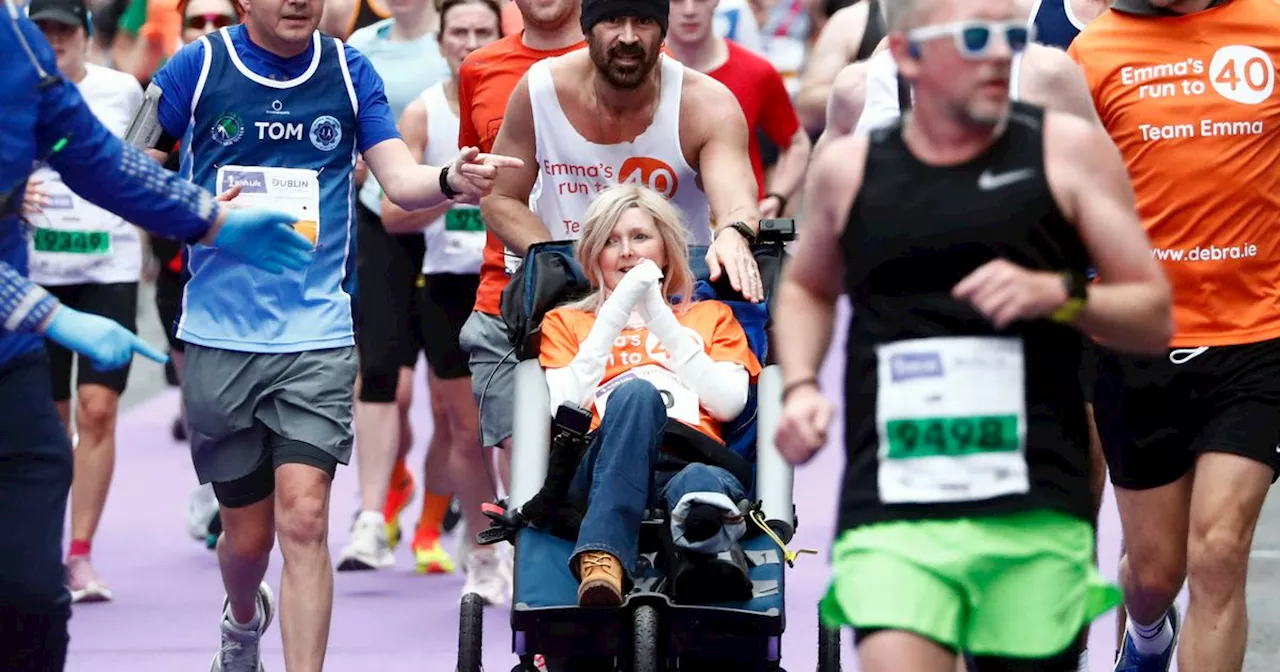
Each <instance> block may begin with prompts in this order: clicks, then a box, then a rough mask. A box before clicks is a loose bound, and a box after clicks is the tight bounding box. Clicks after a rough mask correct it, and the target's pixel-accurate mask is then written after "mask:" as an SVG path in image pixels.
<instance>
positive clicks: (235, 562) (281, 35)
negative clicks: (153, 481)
mask: <svg viewBox="0 0 1280 672" xmlns="http://www.w3.org/2000/svg"><path fill="white" fill-rule="evenodd" d="M240 5H241V7H242V8H243V9H244V20H243V23H242V24H240V25H238V26H232V27H230V28H226V29H223V30H221V31H218V32H217V33H213V34H210V35H206V36H204V37H202V38H200V39H199V40H198V41H196V42H193V43H191V44H190V45H187V46H186V47H184V48H183V49H182V50H180V51H179V52H178V53H177V54H175V55H174V57H173V58H172V59H170V60H169V62H168V63H166V64H165V66H164V68H162V69H161V70H160V71H159V72H158V73H156V75H155V77H154V78H153V79H152V85H151V87H150V89H149V91H148V96H147V97H148V99H150V100H152V101H155V103H154V104H155V108H154V112H155V118H156V120H157V122H158V129H157V132H156V133H154V134H153V135H155V136H156V137H155V141H154V142H152V143H150V144H151V145H152V146H153V147H154V148H156V149H159V150H161V151H168V150H170V149H171V148H172V146H173V143H174V141H175V139H177V138H185V139H184V141H183V143H182V152H183V155H184V156H183V158H184V161H183V164H184V173H185V174H187V175H189V176H190V178H191V180H192V181H193V182H195V183H196V184H198V185H200V186H201V187H203V188H205V189H206V190H208V191H211V192H214V193H223V192H225V191H227V190H229V189H236V190H238V192H236V193H237V196H236V201H237V202H245V203H249V204H252V203H257V202H268V203H272V204H273V205H275V206H276V207H280V208H285V209H287V210H288V211H289V212H291V213H293V214H294V215H295V217H296V218H297V220H298V221H299V223H300V224H299V226H300V228H303V229H305V230H306V231H307V232H308V233H309V235H310V237H311V239H312V242H313V244H314V247H315V252H314V254H315V257H314V259H313V260H312V262H311V264H310V265H309V266H308V267H307V268H306V270H305V271H304V272H294V273H288V274H285V275H282V276H279V277H267V276H264V275H262V274H260V273H258V272H256V271H253V270H252V269H248V268H246V267H245V266H244V265H243V264H241V263H240V262H238V261H236V260H234V259H227V258H225V257H223V256H220V255H219V254H217V253H216V252H215V251H213V250H210V249H208V248H205V247H203V246H200V245H196V246H193V247H192V248H191V254H190V261H189V267H190V273H191V279H190V280H189V281H188V283H187V286H186V290H185V296H184V304H183V306H184V307H183V311H184V312H183V315H182V316H181V317H180V319H179V321H178V333H177V335H178V338H180V339H182V340H183V341H184V342H185V343H187V347H186V351H185V363H184V364H185V370H184V376H183V381H182V383H183V395H184V398H185V400H186V403H187V416H188V421H189V423H190V428H191V430H190V442H191V455H192V460H193V462H194V464H195V469H196V474H197V476H198V477H199V479H200V481H201V482H202V483H213V488H214V493H215V494H216V495H217V498H218V502H219V506H220V515H221V520H222V528H223V536H222V538H221V539H220V540H219V543H218V561H219V565H220V566H221V568H222V578H223V584H224V585H225V587H226V592H227V601H226V603H225V604H224V605H223V610H222V611H223V618H222V626H221V627H222V644H223V645H222V648H221V650H220V651H219V653H218V655H217V656H216V657H215V660H214V662H213V667H212V669H213V670H223V671H225V672H233V671H234V672H241V671H243V672H257V671H258V670H259V669H260V665H261V656H260V653H259V641H260V639H261V637H262V634H263V632H265V631H266V629H267V627H268V626H269V624H270V622H271V620H272V616H273V612H274V610H275V605H274V604H273V601H274V598H273V596H272V593H271V590H270V588H269V587H268V586H267V585H266V583H264V582H263V581H262V579H263V576H264V575H265V573H266V568H267V562H268V559H269V557H270V556H269V554H270V551H271V548H272V544H273V540H274V539H275V538H276V537H277V536H278V538H279V540H280V550H281V553H282V554H283V555H284V558H285V564H284V578H283V581H282V586H283V587H282V589H281V593H282V596H281V597H282V599H281V604H280V609H281V612H282V616H281V617H282V619H283V621H284V623H285V626H284V632H283V636H284V637H283V638H284V657H285V665H286V667H287V668H288V669H289V670H291V671H293V670H296V671H300V672H311V671H314V672H319V670H320V669H321V667H322V666H323V663H324V655H325V649H326V646H327V640H328V632H329V621H330V614H331V611H332V605H333V573H332V566H331V563H330V558H329V549H328V545H327V539H328V510H329V506H328V505H329V492H330V485H331V482H332V479H333V475H334V473H335V470H336V469H337V466H338V465H339V464H346V463H347V462H348V460H349V459H350V455H351V449H352V426H351V425H352V405H353V389H354V385H355V377H356V356H355V349H354V347H353V346H354V343H355V339H354V323H353V319H352V314H353V313H352V295H351V291H352V287H351V283H350V281H351V280H352V273H353V271H354V259H355V256H354V254H353V252H354V249H353V248H354V226H353V225H354V211H353V201H352V195H353V194H354V193H355V192H354V190H355V162H356V156H357V155H361V154H362V155H363V156H364V159H365V162H366V163H367V164H368V166H369V169H370V171H372V173H373V175H374V177H376V178H377V180H378V183H379V184H380V185H381V186H382V188H383V190H384V192H385V194H386V196H387V197H388V198H389V199H390V200H391V201H392V202H394V203H395V204H396V205H398V206H400V207H402V208H404V209H406V210H416V209H420V208H425V207H431V206H434V205H438V204H441V203H443V202H445V201H447V200H449V199H454V200H458V201H470V202H475V201H477V200H478V198H479V197H480V196H482V195H484V194H486V193H487V192H488V190H489V188H490V186H491V185H492V181H493V178H494V176H495V175H496V174H497V171H498V169H499V168H503V167H518V166H520V165H522V164H521V163H520V162H519V161H517V160H514V159H508V158H506V157H497V156H489V155H478V154H477V152H476V150H475V149H472V148H466V149H463V150H462V153H461V154H460V155H459V156H458V158H457V159H455V160H454V161H453V162H451V163H450V164H449V165H446V166H444V167H443V168H442V167H432V166H425V165H422V164H420V163H418V162H417V161H416V160H414V158H413V156H412V154H410V152H409V150H408V148H407V147H406V146H405V144H404V141H403V140H401V139H400V136H399V133H398V132H397V130H396V120H395V118H394V116H393V115H392V113H391V109H390V107H389V105H388V103H387V98H386V95H385V94H384V92H383V85H382V80H381V79H380V78H379V77H378V75H377V73H376V72H375V71H374V69H373V68H372V66H370V64H369V62H368V61H367V60H365V58H364V57H363V56H362V55H361V54H360V53H359V52H358V51H356V50H354V49H351V48H349V47H346V46H345V45H343V43H342V42H341V41H339V40H337V39H335V38H332V37H328V36H324V35H321V34H320V33H319V32H317V31H316V26H317V25H318V23H319V21H320V15H321V11H322V10H323V0H241V2H240ZM148 114H149V111H148V110H147V109H145V108H144V110H143V112H141V113H140V117H145V116H146V115H148Z"/></svg>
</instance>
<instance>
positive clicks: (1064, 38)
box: [1031, 0, 1084, 49]
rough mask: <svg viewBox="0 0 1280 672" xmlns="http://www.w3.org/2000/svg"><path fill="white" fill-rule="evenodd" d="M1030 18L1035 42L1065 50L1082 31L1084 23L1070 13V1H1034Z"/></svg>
mask: <svg viewBox="0 0 1280 672" xmlns="http://www.w3.org/2000/svg"><path fill="white" fill-rule="evenodd" d="M1031 17H1032V18H1031V21H1032V23H1034V24H1035V26H1036V42H1039V43H1040V44H1044V45H1048V46H1050V47H1057V48H1059V49H1066V48H1067V47H1069V46H1071V41H1072V40H1074V39H1076V35H1079V34H1080V31H1082V30H1084V23H1083V22H1081V21H1080V20H1079V19H1078V18H1076V15H1075V13H1074V12H1072V11H1071V0H1036V6H1035V10H1034V11H1032V12H1031Z"/></svg>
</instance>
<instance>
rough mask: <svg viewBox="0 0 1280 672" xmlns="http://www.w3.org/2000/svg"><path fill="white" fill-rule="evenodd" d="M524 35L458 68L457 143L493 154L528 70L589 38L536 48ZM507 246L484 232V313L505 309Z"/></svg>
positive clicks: (479, 297) (480, 295) (479, 305)
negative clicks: (562, 45)
mask: <svg viewBox="0 0 1280 672" xmlns="http://www.w3.org/2000/svg"><path fill="white" fill-rule="evenodd" d="M523 35H524V33H523V32H521V33H516V34H514V35H508V36H506V37H504V38H502V39H500V40H498V41H496V42H492V43H490V44H487V45H485V46H483V47H481V48H479V49H477V50H476V51H474V52H472V53H471V55H469V56H467V58H466V60H464V61H463V62H462V67H461V68H459V69H458V109H460V110H464V111H465V113H464V114H462V115H460V118H459V120H458V146H459V147H479V148H480V151H482V152H492V151H493V142H494V140H497V138H498V129H499V128H500V127H501V126H502V118H503V117H504V116H506V113H507V100H508V99H509V98H511V92H512V91H515V90H516V85H517V84H519V83H520V78H521V77H523V76H524V73H526V72H528V71H529V68H530V67H531V66H532V65H533V64H534V63H537V62H538V61H540V60H542V59H544V58H550V57H552V56H559V55H561V54H567V53H569V52H571V51H575V50H578V49H581V48H583V47H584V46H586V42H578V43H577V44H574V45H572V46H570V47H566V48H564V49H557V50H554V51H536V50H533V49H530V48H529V47H526V46H525V45H524V42H523V41H522V37H523ZM503 249H504V246H503V244H502V241H501V240H498V238H497V236H495V235H493V233H492V232H488V233H486V234H485V243H484V262H483V263H482V264H481V266H480V287H479V289H478V290H477V291H476V307H475V309H476V310H478V311H480V312H482V313H488V314H490V315H498V314H500V313H501V308H500V305H501V302H502V290H503V289H504V288H506V286H507V269H506V264H505V262H504V261H503Z"/></svg>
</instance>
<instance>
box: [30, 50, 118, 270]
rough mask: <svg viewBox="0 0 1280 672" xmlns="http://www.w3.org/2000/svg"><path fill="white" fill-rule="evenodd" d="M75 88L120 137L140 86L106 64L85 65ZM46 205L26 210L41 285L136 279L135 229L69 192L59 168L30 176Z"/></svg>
mask: <svg viewBox="0 0 1280 672" xmlns="http://www.w3.org/2000/svg"><path fill="white" fill-rule="evenodd" d="M85 70H86V71H85V77H84V79H83V80H81V81H80V82H79V83H78V84H76V88H77V89H79V90H80V95H81V97H83V98H84V100H85V103H87V104H88V105H89V109H90V110H91V111H93V114H94V116H95V117H97V118H98V121H101V122H102V124H103V125H104V126H106V127H107V128H108V129H109V130H110V131H111V132H112V133H114V134H116V135H117V136H119V137H123V136H124V134H125V131H127V130H128V128H129V122H130V121H131V120H132V119H133V115H134V114H135V113H136V112H137V111H138V107H139V106H140V105H141V104H142V86H141V85H140V84H138V80H136V79H134V78H133V77H131V76H129V75H127V74H125V73H123V72H118V71H116V70H112V69H110V68H104V67H102V66H98V65H94V64H92V63H89V64H86V66H85ZM31 179H32V181H38V182H39V183H40V184H39V187H38V188H39V190H40V191H41V192H42V193H44V194H45V196H46V197H47V198H48V200H49V204H48V205H46V206H45V207H44V208H42V212H40V213H36V214H32V215H28V216H27V218H26V219H27V222H28V224H29V225H30V227H31V230H30V234H31V239H30V242H29V244H28V248H29V250H30V253H31V280H32V281H33V282H35V283H37V284H41V285H45V286H61V285H80V284H108V283H116V282H137V281H138V279H139V277H140V276H141V274H142V241H141V237H140V235H139V233H138V230H137V229H136V228H134V226H133V225H132V224H130V223H128V222H126V221H124V220H123V219H121V218H120V217H118V216H116V215H114V214H112V213H110V212H107V211H106V210H103V209H102V208H99V207H98V206H96V205H94V204H92V203H90V202H88V201H86V200H85V199H83V198H81V197H80V196H78V195H76V194H75V192H73V191H71V189H70V188H69V187H67V185H66V184H63V182H62V178H61V177H60V176H59V175H58V173H57V171H55V170H53V169H52V168H49V167H48V166H40V167H39V168H37V169H36V171H35V172H34V173H33V174H32V175H31Z"/></svg>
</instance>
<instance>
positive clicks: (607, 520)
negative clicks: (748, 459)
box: [569, 380, 746, 577]
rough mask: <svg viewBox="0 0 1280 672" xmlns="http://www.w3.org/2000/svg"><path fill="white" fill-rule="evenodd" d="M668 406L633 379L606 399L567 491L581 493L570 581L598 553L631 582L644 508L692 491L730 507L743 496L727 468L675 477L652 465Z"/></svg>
mask: <svg viewBox="0 0 1280 672" xmlns="http://www.w3.org/2000/svg"><path fill="white" fill-rule="evenodd" d="M666 424H667V409H666V406H664V405H663V403H662V396H661V395H660V394H658V389H657V388H655V387H654V386H653V385H652V384H650V383H648V382H646V381H643V380H635V381H631V382H628V383H624V384H623V385H621V386H619V387H618V388H617V389H616V390H614V391H613V393H612V394H610V395H609V406H608V409H607V411H606V413H605V415H604V417H603V418H601V421H600V427H599V429H597V430H596V433H595V436H594V437H593V438H592V440H591V446H590V447H589V448H588V449H587V452H586V454H585V455H583V457H582V462H581V463H580V464H579V465H578V472H577V473H576V474H575V475H574V477H573V483H572V484H571V485H570V486H569V493H570V498H571V499H573V498H578V499H581V498H582V495H583V493H585V494H586V497H585V499H586V501H587V508H586V515H584V516H583V518H582V526H581V528H579V530H578V544H577V546H575V547H574V549H573V557H571V558H570V559H569V567H570V569H571V570H572V571H573V573H574V575H575V576H576V575H577V573H578V555H579V554H581V553H584V552H587V551H605V552H607V553H609V554H610V555H612V556H613V557H615V558H617V559H618V560H619V561H620V562H621V563H622V568H623V569H624V570H625V571H626V572H627V576H628V577H633V575H634V572H635V566H636V561H637V560H638V559H639V556H640V550H639V545H640V523H641V519H642V518H643V517H644V510H645V508H646V507H648V506H653V505H654V503H656V502H662V503H663V506H665V508H666V509H667V510H668V511H670V510H673V509H675V507H676V504H677V503H678V502H679V501H680V500H681V498H683V497H684V496H685V495H686V494H688V493H691V492H712V493H720V494H723V495H725V496H727V497H728V498H729V499H731V500H733V501H734V502H737V501H738V500H740V499H742V498H743V497H745V496H746V494H745V492H744V489H743V487H742V484H741V483H739V482H738V479H737V478H734V476H733V475H732V474H730V473H729V472H728V471H726V470H724V469H721V468H720V467H714V466H711V465H706V464H690V465H687V466H685V467H684V468H683V469H680V470H679V471H677V472H673V471H670V470H661V471H659V472H658V473H654V471H655V468H656V467H658V466H659V465H658V461H659V460H658V456H659V448H660V447H661V446H662V439H663V436H664V428H665V427H666Z"/></svg>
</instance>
